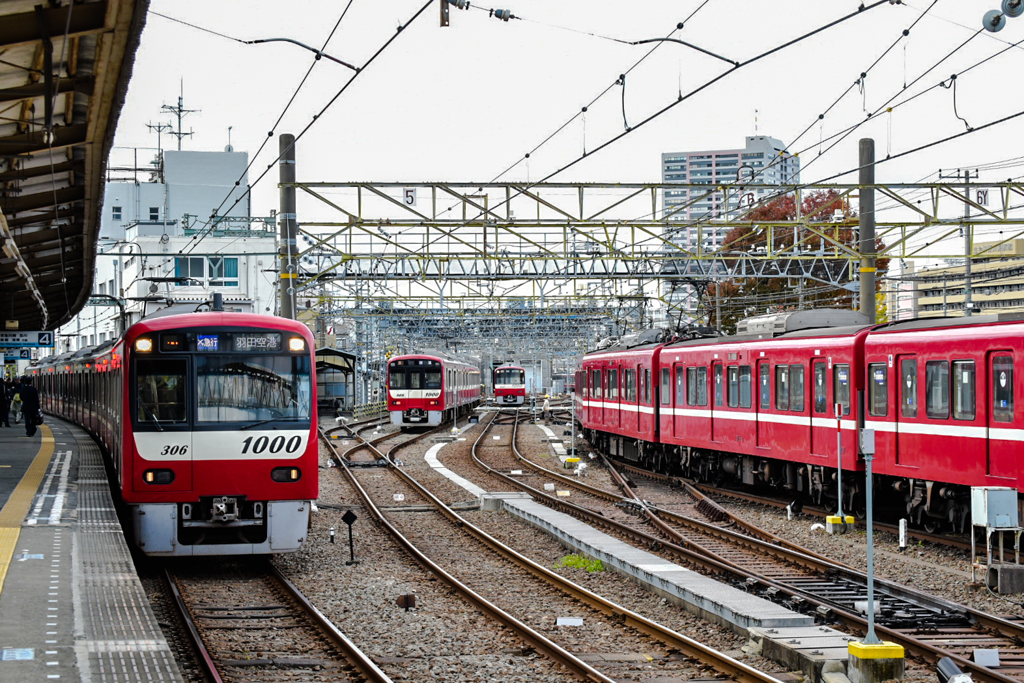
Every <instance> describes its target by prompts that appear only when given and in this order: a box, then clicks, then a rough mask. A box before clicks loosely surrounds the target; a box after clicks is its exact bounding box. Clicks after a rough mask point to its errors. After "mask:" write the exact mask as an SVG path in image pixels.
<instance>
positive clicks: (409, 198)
mask: <svg viewBox="0 0 1024 683" xmlns="http://www.w3.org/2000/svg"><path fill="white" fill-rule="evenodd" d="M402 203H403V204H405V205H406V206H416V188H415V187H406V188H404V189H403V190H402Z"/></svg>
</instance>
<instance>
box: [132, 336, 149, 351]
mask: <svg viewBox="0 0 1024 683" xmlns="http://www.w3.org/2000/svg"><path fill="white" fill-rule="evenodd" d="M135 350H136V351H141V352H142V353H149V352H150V351H152V350H153V340H152V339H147V338H146V337H139V338H138V339H136V340H135Z"/></svg>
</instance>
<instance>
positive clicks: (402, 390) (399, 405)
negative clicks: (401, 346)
mask: <svg viewBox="0 0 1024 683" xmlns="http://www.w3.org/2000/svg"><path fill="white" fill-rule="evenodd" d="M444 375H445V368H444V361H443V359H441V358H439V357H437V356H398V357H397V358H392V359H391V362H390V363H388V411H389V412H390V413H391V424H394V425H398V426H402V427H409V426H417V425H418V426H426V425H429V426H431V427H436V426H438V425H439V424H441V423H442V422H444V420H445V419H447V417H446V415H445V413H446V406H445V397H444V396H443V395H442V390H443V388H444V386H443V383H444Z"/></svg>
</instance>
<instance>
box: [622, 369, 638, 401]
mask: <svg viewBox="0 0 1024 683" xmlns="http://www.w3.org/2000/svg"><path fill="white" fill-rule="evenodd" d="M623 373H624V374H625V377H623V382H624V383H625V385H626V400H627V401H629V402H630V403H636V370H623Z"/></svg>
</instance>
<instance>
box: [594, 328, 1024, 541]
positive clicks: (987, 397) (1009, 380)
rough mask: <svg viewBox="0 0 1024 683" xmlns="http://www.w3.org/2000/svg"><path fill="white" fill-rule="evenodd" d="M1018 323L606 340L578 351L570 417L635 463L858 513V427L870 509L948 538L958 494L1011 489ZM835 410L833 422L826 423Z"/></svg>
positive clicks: (1021, 340)
mask: <svg viewBox="0 0 1024 683" xmlns="http://www.w3.org/2000/svg"><path fill="white" fill-rule="evenodd" d="M1021 362H1024V316H1020V315H1001V316H984V317H974V318H967V319H955V320H919V321H910V322H903V323H895V324H888V325H879V326H864V325H861V326H852V327H837V328H828V327H822V328H809V329H804V330H800V331H794V332H789V333H786V334H782V335H780V336H777V337H769V338H757V337H754V336H750V337H745V338H744V337H718V338H705V339H693V340H687V341H676V342H671V343H662V342H649V343H646V344H643V343H639V344H635V345H633V346H631V347H630V345H628V344H620V345H616V346H612V347H609V348H607V349H604V350H600V351H595V352H592V353H590V354H587V355H586V356H585V357H584V358H583V360H582V362H581V364H580V367H579V369H578V370H577V373H576V387H577V393H576V398H575V400H576V407H577V413H576V414H577V416H578V418H579V419H580V422H581V424H582V425H583V428H584V430H585V434H586V435H587V436H588V438H589V439H590V440H591V442H592V443H595V445H598V446H599V447H602V448H604V449H606V450H607V451H608V452H610V453H612V454H614V455H617V456H619V457H622V458H625V459H629V460H633V461H638V462H641V463H642V464H643V465H644V466H646V467H649V468H652V469H657V470H661V471H667V472H675V473H682V474H686V475H688V476H693V477H695V478H697V479H699V480H706V481H720V480H727V479H733V480H736V481H741V482H744V483H748V484H769V485H773V486H778V487H783V488H786V489H789V490H790V491H791V492H793V493H794V494H796V495H798V496H801V497H810V498H811V499H814V500H815V501H817V502H820V503H824V502H834V501H835V499H836V498H837V496H838V495H839V492H838V490H837V488H836V477H835V476H834V475H835V472H836V469H837V467H838V466H839V458H838V452H839V448H840V447H841V452H842V468H843V470H846V471H850V472H853V473H860V474H859V475H855V476H851V477H844V478H843V496H844V501H845V504H844V507H846V508H847V509H852V510H857V509H862V508H863V499H862V489H863V471H864V458H863V455H861V454H860V451H859V448H858V430H859V429H860V428H864V427H866V428H870V429H874V430H875V433H876V441H875V443H876V454H875V461H874V467H873V469H874V473H875V474H876V475H877V478H878V483H879V484H880V488H876V491H879V499H878V500H879V501H880V502H882V503H888V504H890V505H891V506H892V507H894V508H897V509H898V511H901V514H909V515H910V516H911V518H912V519H913V521H915V522H917V523H920V524H922V525H924V526H925V527H928V528H933V527H937V526H939V525H940V524H942V523H945V522H950V523H952V524H953V526H954V527H957V528H962V527H963V525H964V523H965V521H966V520H967V518H968V515H969V505H970V488H971V487H977V486H1008V487H1013V488H1016V489H1017V490H1018V492H1020V491H1021V489H1022V488H1024V475H1022V474H1021V465H1022V464H1024V463H1022V459H1024V416H1022V415H1021V404H1022V402H1024V381H1022V379H1021V377H1020V375H1019V374H1015V373H1014V368H1015V367H1019V366H1020V363H1021ZM837 409H838V411H839V413H840V414H837Z"/></svg>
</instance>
